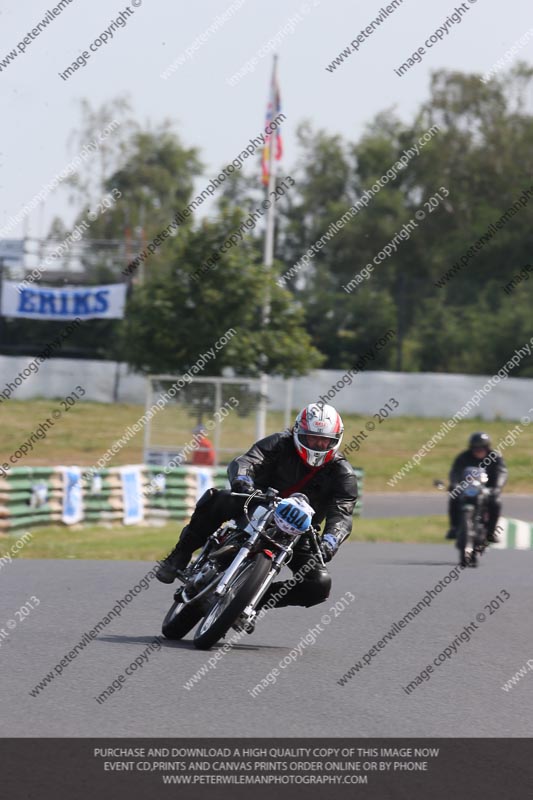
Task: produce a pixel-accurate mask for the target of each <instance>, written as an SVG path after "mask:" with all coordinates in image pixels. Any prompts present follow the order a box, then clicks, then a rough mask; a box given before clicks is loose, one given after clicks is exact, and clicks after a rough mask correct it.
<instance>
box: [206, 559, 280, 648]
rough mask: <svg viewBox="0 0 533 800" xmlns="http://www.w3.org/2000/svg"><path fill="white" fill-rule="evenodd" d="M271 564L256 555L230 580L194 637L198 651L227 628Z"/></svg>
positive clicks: (240, 612) (250, 598)
mask: <svg viewBox="0 0 533 800" xmlns="http://www.w3.org/2000/svg"><path fill="white" fill-rule="evenodd" d="M270 566H271V561H270V559H269V558H268V557H267V556H265V555H264V554H263V553H257V555H256V556H254V558H253V559H251V560H250V561H248V562H247V563H246V564H245V566H244V567H243V568H242V569H241V571H240V572H238V573H237V575H236V576H235V577H234V578H233V581H232V582H231V583H230V585H229V586H228V589H227V592H226V594H225V595H224V596H223V597H221V598H220V600H218V601H217V602H216V603H215V605H213V606H212V607H211V608H210V610H209V613H208V614H207V616H206V617H205V619H204V620H203V622H202V624H201V625H200V627H199V628H198V630H197V631H196V633H195V635H194V644H195V646H196V647H198V648H199V649H200V650H209V648H210V647H213V645H214V644H216V643H217V642H218V640H219V639H221V638H222V637H223V636H224V634H225V633H227V631H228V630H229V629H230V628H231V626H232V625H233V623H234V622H235V620H236V619H237V618H238V617H239V616H240V615H241V614H242V612H243V611H244V609H245V608H246V606H247V605H248V603H249V602H250V600H252V599H253V597H254V595H255V594H256V592H257V590H258V589H259V587H260V586H261V584H262V583H263V581H264V580H265V578H266V576H267V575H268V573H269V571H270Z"/></svg>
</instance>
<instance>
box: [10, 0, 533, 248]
mask: <svg viewBox="0 0 533 800" xmlns="http://www.w3.org/2000/svg"><path fill="white" fill-rule="evenodd" d="M58 1H59V0H55V2H54V0H51V2H49V3H46V2H41V1H40V0H25V2H23V3H22V2H17V1H16V0H1V3H0V66H1V64H2V60H4V61H5V57H6V55H8V54H9V53H10V52H11V51H12V50H17V52H18V55H17V56H16V57H15V58H13V59H12V60H11V61H10V62H8V63H7V64H6V65H4V66H3V67H2V69H1V71H0V86H1V91H2V98H3V108H4V114H3V119H2V123H3V124H2V125H1V131H0V229H2V228H3V226H4V225H5V224H6V222H7V220H8V219H9V217H10V216H12V215H15V214H17V213H18V212H19V211H20V209H21V208H22V207H23V206H24V204H26V203H28V202H29V201H30V200H31V199H32V198H33V197H34V196H35V195H36V194H37V193H38V192H39V191H40V190H41V189H42V187H43V185H45V184H47V183H48V182H49V181H50V180H51V179H52V178H53V177H54V176H55V175H56V174H57V173H58V172H60V171H61V170H62V169H63V168H64V167H65V166H66V165H67V164H68V162H69V161H70V160H71V159H72V158H73V157H74V156H75V155H76V154H77V149H76V148H75V147H74V146H73V145H72V134H73V131H75V130H76V129H78V128H79V126H80V121H81V116H80V107H79V101H80V99H81V98H86V99H88V100H89V101H90V103H91V105H92V106H93V108H95V107H98V106H99V105H101V104H103V103H104V102H109V101H111V100H113V98H116V97H117V96H119V95H124V94H127V95H128V96H129V98H130V102H131V105H132V108H133V112H134V116H135V117H136V119H137V120H138V122H139V123H140V124H141V125H145V124H146V125H151V126H152V127H154V126H155V125H156V124H157V123H158V122H159V121H162V120H163V119H165V118H170V119H171V120H172V121H173V124H174V128H175V130H176V132H177V133H178V134H179V135H180V137H181V139H182V141H183V143H184V144H185V145H187V146H196V147H198V148H199V150H200V155H201V158H202V160H203V162H204V164H205V165H206V173H205V176H204V177H202V178H201V179H199V181H198V185H197V188H198V189H199V190H200V189H201V188H203V186H205V184H206V182H207V180H208V179H209V178H210V177H211V176H212V175H215V174H217V173H218V172H219V171H220V168H221V167H222V166H224V165H226V164H228V163H229V162H230V161H232V160H233V159H234V158H235V157H236V156H237V155H238V153H240V152H241V150H242V149H243V148H244V147H245V145H246V144H247V143H248V141H249V139H250V138H252V137H254V136H257V135H258V133H259V132H260V131H261V130H262V128H263V126H264V117H265V108H266V103H267V97H268V88H269V82H270V74H271V69H272V52H273V50H272V49H269V48H271V47H272V44H273V43H272V42H271V44H270V45H269V44H268V43H269V41H270V40H272V39H273V38H277V40H278V44H277V48H276V49H277V52H278V56H279V81H280V87H281V98H282V111H283V113H284V114H285V115H286V118H287V119H286V121H285V123H284V126H283V138H284V158H283V164H282V170H281V171H282V172H283V173H284V174H290V169H291V165H293V164H295V162H296V160H297V157H298V153H297V148H296V137H295V133H296V129H297V126H298V125H299V123H301V122H302V121H304V120H310V121H311V122H312V124H313V126H314V127H315V128H319V129H324V130H326V131H328V132H329V133H338V134H341V135H342V136H343V137H345V138H346V139H347V140H350V141H356V140H357V139H358V138H359V136H360V135H361V134H362V133H363V131H364V128H365V125H366V124H367V123H368V122H370V121H371V120H372V118H373V117H374V115H375V114H376V113H378V112H380V111H382V110H384V109H390V108H395V110H396V112H397V114H398V115H399V116H400V117H401V118H402V119H404V120H405V121H408V120H410V119H411V118H412V116H413V115H414V113H415V112H416V110H417V109H418V107H419V106H420V104H421V103H422V102H424V101H425V100H426V99H427V98H428V96H429V83H430V75H431V72H432V71H433V70H436V69H442V68H446V69H454V70H460V71H465V72H477V73H479V74H483V73H484V72H485V71H487V70H489V69H490V68H491V67H492V66H493V65H494V63H495V62H496V61H497V60H498V59H500V58H502V57H503V55H504V54H505V52H506V51H507V50H508V49H509V48H510V47H511V46H513V44H515V43H516V42H517V40H519V39H520V37H521V36H523V35H524V34H525V33H526V32H527V31H528V30H530V29H533V7H532V5H531V0H506V2H505V3H502V2H501V0H464V2H463V3H459V2H454V0H431V1H430V0H403V2H401V3H400V0H396V2H398V3H399V5H398V7H397V8H396V9H395V10H393V11H392V13H390V14H389V15H388V16H386V15H385V14H382V15H381V16H382V20H383V21H382V23H381V25H380V26H377V27H376V29H375V30H374V31H373V32H372V33H371V35H369V36H366V37H365V36H362V37H360V41H359V44H358V48H359V49H358V50H357V52H352V54H351V55H350V57H349V58H346V59H345V61H344V63H342V64H341V65H340V66H338V67H337V69H336V70H334V71H333V72H329V71H328V70H326V66H327V65H328V64H330V63H331V62H332V60H333V59H334V58H335V57H336V56H337V55H338V54H339V53H340V52H342V50H343V49H344V48H346V47H349V46H350V43H351V41H352V40H356V39H357V37H358V36H359V35H360V34H361V31H362V30H363V29H365V28H366V27H367V26H368V25H369V24H370V22H371V21H372V20H374V19H376V17H378V16H379V15H380V12H381V9H383V8H384V7H385V8H386V7H387V5H388V4H387V2H386V0H362V1H361V2H358V3H355V2H350V0H329V2H328V1H327V0H289V2H285V1H284V0H270V2H264V0H263V1H262V2H259V1H258V0H197V2H196V3H183V2H179V0H174V1H173V0H157V2H156V0H130V4H129V5H126V4H125V3H123V2H121V1H120V0H119V1H118V2H117V0H111V1H110V0H92V2H90V3H83V2H82V0H71V2H70V4H68V5H67V3H66V0H65V6H64V7H63V8H62V10H61V12H60V13H59V15H57V16H55V17H54V16H53V14H51V15H49V19H51V22H50V23H49V24H48V25H47V26H43V30H42V31H41V32H40V33H39V34H38V35H37V36H33V38H32V37H30V38H27V39H26V43H24V39H25V37H27V36H28V33H31V32H32V31H33V30H34V29H35V26H36V24H37V23H38V22H40V21H41V20H43V18H44V17H45V16H46V14H47V11H48V10H49V9H50V10H51V9H54V8H57V2H58ZM460 7H462V9H463V13H462V15H461V22H460V23H455V24H453V25H452V24H451V23H450V22H448V24H447V33H446V32H445V31H442V34H441V35H442V37H443V38H442V40H436V43H435V45H434V46H433V47H432V48H431V49H429V48H424V49H425V53H424V54H423V57H422V60H421V61H420V63H415V65H414V66H413V67H411V68H410V69H409V70H408V71H406V72H405V74H403V75H402V76H401V77H400V76H398V75H397V74H396V73H395V71H394V70H395V69H397V68H398V67H399V66H400V65H401V64H402V63H404V62H405V61H406V60H407V59H408V58H409V57H410V56H411V55H412V53H413V52H414V51H416V50H417V49H418V48H419V47H420V46H422V47H424V41H426V40H427V39H428V37H430V36H431V35H432V34H434V33H435V31H436V30H437V29H438V28H440V27H441V26H443V25H446V20H449V18H450V15H453V14H454V11H455V10H456V9H457V8H460ZM389 8H390V5H389ZM121 14H122V17H121V18H122V20H123V21H124V24H123V26H120V23H117V24H115V25H114V26H112V23H113V22H114V21H116V20H117V18H118V17H119V15H121ZM210 26H211V29H210ZM106 31H107V32H108V33H107V36H108V41H107V42H106V43H105V42H102V41H101V40H100V42H101V43H100V45H99V47H96V51H95V52H94V51H90V44H91V43H93V42H94V41H95V40H96V39H97V37H99V36H100V35H101V34H102V32H104V33H105V32H106ZM111 34H112V38H111ZM197 37H202V38H201V39H198V38H197ZM195 40H196V49H195V50H194V51H192V50H189V54H188V55H187V54H186V49H187V48H190V47H191V45H192V44H193V43H194V42H195ZM19 43H21V46H20V48H19ZM261 48H267V50H268V51H267V52H265V50H262V52H261V53H259V51H260V50H261ZM22 51H23V52H22ZM84 51H85V52H88V53H89V58H88V59H86V62H87V63H86V64H85V66H83V67H80V68H79V69H78V70H77V71H75V72H74V73H73V74H72V75H70V77H68V79H67V80H63V79H62V78H61V77H60V75H59V73H60V72H63V73H64V71H65V70H66V69H67V67H70V66H71V64H72V62H73V61H75V59H77V58H78V57H80V55H81V54H82V53H83V52H84ZM254 57H255V58H256V59H257V63H255V64H254V65H253V66H252V68H251V71H249V72H248V74H246V75H245V76H244V77H242V78H241V79H240V80H237V81H234V82H233V83H234V85H231V84H230V78H231V77H232V76H234V75H235V74H236V73H237V72H238V71H239V70H241V69H242V68H243V66H244V65H245V64H246V63H247V62H248V61H249V60H251V59H253V58H254ZM517 57H519V58H521V59H523V60H526V61H528V62H529V63H531V62H532V61H533V38H532V39H531V40H530V41H528V43H527V44H526V45H525V46H524V47H523V48H522V49H521V50H520V53H519V54H518V56H515V58H517ZM180 61H181V63H179V62H180ZM173 64H174V71H173V72H172V74H168V73H167V75H168V77H167V78H166V79H164V78H163V77H161V75H162V73H164V71H165V70H168V69H169V67H171V65H173ZM69 142H70V144H69ZM254 169H256V170H257V165H256V164H255V163H252V160H251V159H250V160H249V161H248V162H247V163H246V164H245V167H244V171H245V172H251V171H252V170H254ZM258 180H259V177H258ZM78 210H79V209H77V208H73V207H71V206H69V205H68V203H67V191H66V190H64V189H63V188H61V187H60V188H59V189H58V190H56V191H55V192H53V193H51V194H50V195H49V196H48V197H47V198H46V200H45V201H44V202H43V203H42V204H41V207H40V208H39V209H36V210H35V211H33V212H32V213H31V215H30V216H29V218H28V221H27V222H26V223H25V224H19V225H18V226H17V227H16V228H14V229H13V230H12V231H11V232H10V233H8V234H6V235H7V236H9V237H18V236H22V235H24V234H25V235H29V236H44V235H46V233H47V232H48V228H49V225H50V222H51V221H52V219H53V218H54V217H55V216H56V215H59V216H61V217H62V218H63V219H64V221H65V222H66V224H67V225H68V224H71V223H72V221H73V219H74V217H75V216H76V213H77V211H78Z"/></svg>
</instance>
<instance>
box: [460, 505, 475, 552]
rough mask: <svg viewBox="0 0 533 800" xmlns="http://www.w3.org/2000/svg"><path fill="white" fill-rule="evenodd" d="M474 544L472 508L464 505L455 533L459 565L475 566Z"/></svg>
mask: <svg viewBox="0 0 533 800" xmlns="http://www.w3.org/2000/svg"><path fill="white" fill-rule="evenodd" d="M474 545H475V529H474V509H473V508H472V507H470V506H466V507H465V508H463V511H462V514H461V522H460V525H459V531H458V533H457V547H458V548H459V552H460V554H461V566H463V567H466V566H468V565H469V564H470V565H472V566H475V563H476V559H475V553H474Z"/></svg>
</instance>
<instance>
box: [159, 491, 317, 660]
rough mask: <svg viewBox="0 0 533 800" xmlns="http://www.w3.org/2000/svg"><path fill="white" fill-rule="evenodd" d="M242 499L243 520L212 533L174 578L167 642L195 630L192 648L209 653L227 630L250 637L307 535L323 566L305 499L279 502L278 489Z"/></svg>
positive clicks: (166, 623)
mask: <svg viewBox="0 0 533 800" xmlns="http://www.w3.org/2000/svg"><path fill="white" fill-rule="evenodd" d="M232 495H233V496H235V497H246V502H245V504H244V509H243V514H242V517H239V518H237V519H236V520H230V521H229V522H227V523H225V524H224V525H222V527H220V528H219V529H218V530H217V531H215V533H213V534H212V535H211V536H210V537H209V539H208V540H207V542H206V543H205V545H204V547H203V549H202V550H201V552H200V555H199V556H198V558H197V559H196V561H195V562H194V563H193V564H192V565H191V566H189V567H187V569H185V570H183V571H182V572H180V573H178V578H179V580H181V581H182V583H183V585H182V586H180V587H179V588H178V590H177V591H176V592H175V594H174V603H173V604H172V606H171V608H170V609H169V611H168V613H167V615H166V617H165V619H164V621H163V628H162V631H163V635H164V636H166V637H167V639H181V638H182V637H183V636H185V634H186V633H188V632H189V631H190V630H191V629H192V628H193V627H194V626H195V625H197V624H198V623H199V625H198V628H197V630H196V632H195V634H194V644H195V646H196V647H198V648H199V649H201V650H207V649H209V648H210V647H212V646H213V645H215V644H216V643H217V642H218V641H219V639H221V638H223V637H224V636H225V634H226V633H227V632H228V631H229V629H230V628H234V629H236V630H237V631H243V630H244V631H248V632H251V631H253V628H254V625H255V619H256V617H257V606H258V604H259V602H260V600H261V598H262V597H263V595H264V594H265V592H266V591H267V589H268V587H269V586H270V584H271V583H272V581H273V580H274V578H275V577H276V576H277V575H278V573H279V572H280V570H281V568H282V566H283V565H284V564H285V565H286V564H288V563H289V561H290V559H291V557H292V553H293V549H294V546H295V544H296V543H297V541H298V540H299V538H300V537H301V536H303V535H304V534H305V535H308V536H309V537H310V539H311V542H312V543H313V545H314V548H315V550H316V558H317V563H318V564H319V565H321V566H323V565H324V560H323V558H322V553H321V550H320V547H319V544H318V538H317V534H318V528H313V526H312V525H311V521H312V519H313V516H314V513H315V512H314V510H313V508H312V507H311V506H310V505H309V500H308V498H307V497H306V495H304V494H301V493H294V494H292V495H290V496H289V497H286V498H281V497H279V494H278V492H277V490H276V489H267V491H266V492H260V491H254V492H253V493H252V494H250V495H248V494H246V495H245V494H241V493H239V492H232Z"/></svg>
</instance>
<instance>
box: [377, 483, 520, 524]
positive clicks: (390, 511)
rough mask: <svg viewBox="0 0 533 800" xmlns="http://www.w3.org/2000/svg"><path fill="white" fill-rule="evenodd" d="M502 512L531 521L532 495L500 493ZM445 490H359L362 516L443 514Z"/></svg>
mask: <svg viewBox="0 0 533 800" xmlns="http://www.w3.org/2000/svg"><path fill="white" fill-rule="evenodd" d="M502 503H503V512H502V513H503V515H504V516H506V517H512V518H513V519H523V520H525V521H526V522H529V521H530V522H533V495H527V494H506V493H505V491H504V493H503V494H502ZM447 507H448V495H447V493H446V492H439V491H438V490H435V491H434V492H427V493H426V492H404V493H402V494H398V492H371V493H365V492H364V491H363V513H362V516H363V517H367V518H368V519H370V518H377V517H421V516H428V515H431V514H446V513H447Z"/></svg>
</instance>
